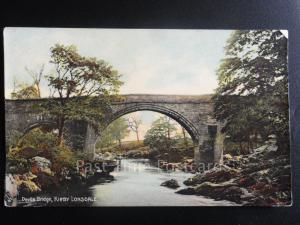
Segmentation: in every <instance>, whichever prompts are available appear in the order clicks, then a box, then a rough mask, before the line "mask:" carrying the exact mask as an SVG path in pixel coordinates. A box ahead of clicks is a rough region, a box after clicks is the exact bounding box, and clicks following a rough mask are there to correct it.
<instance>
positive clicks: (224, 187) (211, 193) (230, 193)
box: [176, 182, 246, 203]
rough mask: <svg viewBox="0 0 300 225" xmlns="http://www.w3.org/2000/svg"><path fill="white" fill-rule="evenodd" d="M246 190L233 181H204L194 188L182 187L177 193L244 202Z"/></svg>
mask: <svg viewBox="0 0 300 225" xmlns="http://www.w3.org/2000/svg"><path fill="white" fill-rule="evenodd" d="M245 192H246V191H245V190H244V189H242V188H240V187H238V186H236V184H234V183H231V182H223V183H221V184H214V183H211V182H204V183H202V184H200V185H198V186H196V187H194V188H187V189H182V190H180V191H178V192H176V193H178V194H185V195H190V194H194V195H201V196H206V197H209V198H213V199H215V200H228V201H232V202H235V203H242V198H243V196H244V195H245Z"/></svg>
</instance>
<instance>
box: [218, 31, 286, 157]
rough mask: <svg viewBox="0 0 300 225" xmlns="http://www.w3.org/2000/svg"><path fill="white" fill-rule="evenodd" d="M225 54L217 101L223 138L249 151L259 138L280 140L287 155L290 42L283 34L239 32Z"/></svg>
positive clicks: (234, 33) (220, 73)
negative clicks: (288, 46)
mask: <svg viewBox="0 0 300 225" xmlns="http://www.w3.org/2000/svg"><path fill="white" fill-rule="evenodd" d="M225 54H226V57H225V58H224V59H223V60H222V62H221V65H220V67H219V69H218V71H217V74H218V80H219V86H218V88H217V90H216V93H215V95H214V97H213V100H214V102H215V106H214V112H215V116H216V118H217V119H218V120H220V121H223V122H225V126H224V128H223V132H226V133H227V134H228V135H229V136H230V138H231V139H232V140H233V141H237V142H239V143H242V142H247V143H248V148H249V149H251V148H252V147H253V146H252V145H253V139H254V140H255V139H257V136H258V135H260V136H261V137H263V138H266V137H267V136H268V135H270V134H276V136H277V142H278V145H279V147H280V148H281V150H284V151H286V150H288V144H289V138H288V135H289V132H288V121H289V117H288V80H287V79H288V75H287V39H286V38H285V37H284V36H283V35H282V33H281V32H280V31H272V30H264V31H262V30H242V31H235V32H233V34H232V35H231V37H230V38H229V40H228V42H227V45H226V47H225ZM253 137H254V138H253Z"/></svg>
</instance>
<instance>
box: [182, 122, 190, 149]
mask: <svg viewBox="0 0 300 225" xmlns="http://www.w3.org/2000/svg"><path fill="white" fill-rule="evenodd" d="M181 130H182V135H183V142H184V145H185V147H186V148H187V147H188V143H187V139H186V134H185V129H184V128H183V127H181Z"/></svg>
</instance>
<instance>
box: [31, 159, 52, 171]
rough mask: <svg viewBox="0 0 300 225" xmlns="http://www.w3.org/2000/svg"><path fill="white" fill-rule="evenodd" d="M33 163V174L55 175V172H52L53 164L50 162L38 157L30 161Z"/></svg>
mask: <svg viewBox="0 0 300 225" xmlns="http://www.w3.org/2000/svg"><path fill="white" fill-rule="evenodd" d="M30 163H31V172H32V173H33V174H39V173H46V174H49V175H53V172H52V171H51V169H50V168H51V162H50V160H48V159H46V158H44V157H40V156H36V157H33V158H32V159H30Z"/></svg>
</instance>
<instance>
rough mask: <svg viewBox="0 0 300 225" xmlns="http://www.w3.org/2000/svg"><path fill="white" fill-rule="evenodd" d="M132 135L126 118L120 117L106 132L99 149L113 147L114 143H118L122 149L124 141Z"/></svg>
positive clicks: (102, 136)
mask: <svg viewBox="0 0 300 225" xmlns="http://www.w3.org/2000/svg"><path fill="white" fill-rule="evenodd" d="M129 133H130V130H129V128H128V124H127V121H126V119H125V118H123V117H120V118H118V119H116V120H115V121H113V122H112V123H111V124H109V126H108V127H107V128H106V129H105V130H104V132H103V134H102V135H101V138H100V140H99V142H98V143H97V147H100V148H103V147H108V146H110V145H112V144H113V143H114V142H118V144H119V147H121V143H122V139H124V138H125V137H127V136H128V135H129Z"/></svg>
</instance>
